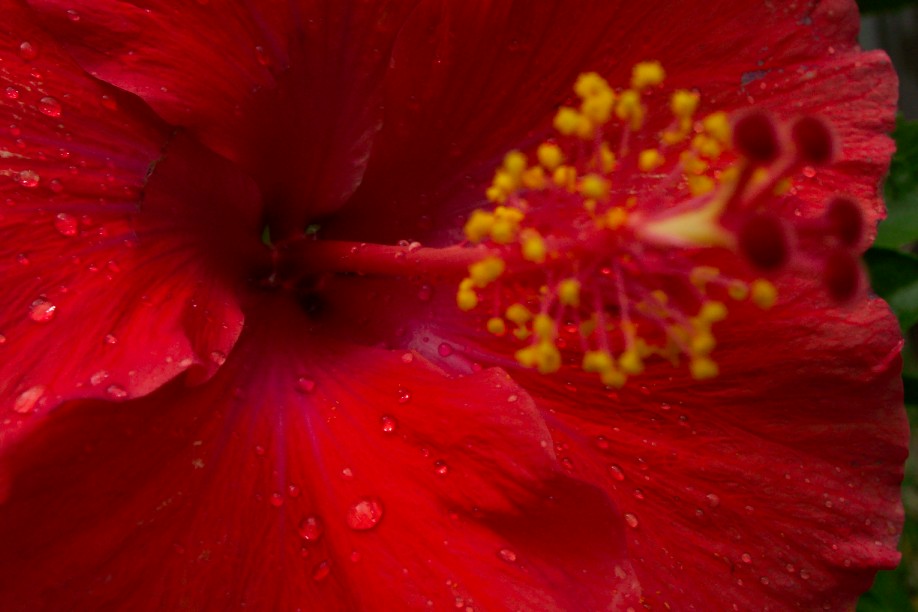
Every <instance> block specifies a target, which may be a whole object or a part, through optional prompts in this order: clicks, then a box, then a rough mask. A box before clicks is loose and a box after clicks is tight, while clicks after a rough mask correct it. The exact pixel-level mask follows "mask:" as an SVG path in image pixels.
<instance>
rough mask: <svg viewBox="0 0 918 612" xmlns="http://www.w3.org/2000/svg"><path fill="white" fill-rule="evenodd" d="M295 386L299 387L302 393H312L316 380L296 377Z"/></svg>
mask: <svg viewBox="0 0 918 612" xmlns="http://www.w3.org/2000/svg"><path fill="white" fill-rule="evenodd" d="M296 388H297V389H299V390H300V391H301V392H302V393H312V392H313V391H315V389H316V381H314V380H312V379H310V378H303V377H300V378H297V379H296Z"/></svg>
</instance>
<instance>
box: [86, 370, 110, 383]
mask: <svg viewBox="0 0 918 612" xmlns="http://www.w3.org/2000/svg"><path fill="white" fill-rule="evenodd" d="M107 379H108V372H106V371H105V370H99V371H98V372H96V373H95V374H93V375H92V376H90V377H89V384H91V385H92V386H93V387H98V386H99V385H101V384H102V383H104V382H105V381H106V380H107Z"/></svg>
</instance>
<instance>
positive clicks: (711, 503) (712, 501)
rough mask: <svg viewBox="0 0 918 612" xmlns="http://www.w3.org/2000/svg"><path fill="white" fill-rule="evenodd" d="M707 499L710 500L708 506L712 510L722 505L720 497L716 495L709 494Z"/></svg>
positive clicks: (706, 496)
mask: <svg viewBox="0 0 918 612" xmlns="http://www.w3.org/2000/svg"><path fill="white" fill-rule="evenodd" d="M705 499H707V500H708V505H709V506H711V507H712V508H716V507H717V506H719V505H720V497H718V496H717V495H715V494H714V493H708V494H707V495H705Z"/></svg>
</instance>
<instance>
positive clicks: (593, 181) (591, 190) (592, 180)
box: [580, 174, 609, 200]
mask: <svg viewBox="0 0 918 612" xmlns="http://www.w3.org/2000/svg"><path fill="white" fill-rule="evenodd" d="M580 195H582V196H583V197H585V198H591V199H594V200H604V199H605V198H606V197H608V195H609V181H607V180H606V179H604V178H602V177H601V176H599V175H597V174H588V175H586V176H585V177H583V179H582V180H581V181H580Z"/></svg>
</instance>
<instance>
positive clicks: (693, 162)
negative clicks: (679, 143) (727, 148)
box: [679, 151, 710, 174]
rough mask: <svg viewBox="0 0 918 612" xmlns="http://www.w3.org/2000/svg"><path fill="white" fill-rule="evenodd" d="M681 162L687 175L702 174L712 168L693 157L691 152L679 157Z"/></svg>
mask: <svg viewBox="0 0 918 612" xmlns="http://www.w3.org/2000/svg"><path fill="white" fill-rule="evenodd" d="M679 162H680V163H681V164H682V169H683V170H684V171H685V172H686V173H687V174H702V173H703V172H704V171H705V170H707V169H708V167H709V166H710V164H708V162H706V161H704V160H703V159H700V158H699V157H697V156H695V155H693V154H692V153H691V151H683V152H682V154H681V155H679Z"/></svg>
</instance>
